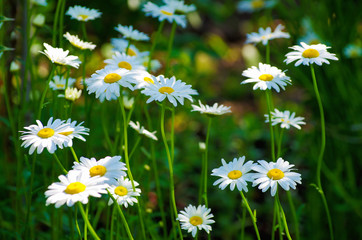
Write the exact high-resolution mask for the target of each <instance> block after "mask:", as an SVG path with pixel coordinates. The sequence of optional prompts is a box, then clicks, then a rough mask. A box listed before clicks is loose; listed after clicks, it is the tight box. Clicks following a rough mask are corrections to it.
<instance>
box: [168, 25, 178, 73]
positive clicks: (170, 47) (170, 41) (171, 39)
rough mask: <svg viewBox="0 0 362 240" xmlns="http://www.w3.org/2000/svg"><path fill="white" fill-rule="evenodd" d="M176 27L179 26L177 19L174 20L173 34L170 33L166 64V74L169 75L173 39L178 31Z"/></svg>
mask: <svg viewBox="0 0 362 240" xmlns="http://www.w3.org/2000/svg"><path fill="white" fill-rule="evenodd" d="M176 27H177V23H176V22H175V21H173V23H172V29H171V34H170V38H169V41H168V48H167V58H166V66H165V76H168V70H169V66H170V58H171V52H172V46H173V40H174V38H175V33H176Z"/></svg>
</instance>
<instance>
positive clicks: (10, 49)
mask: <svg viewBox="0 0 362 240" xmlns="http://www.w3.org/2000/svg"><path fill="white" fill-rule="evenodd" d="M12 50H14V48H8V47H5V46H2V45H0V52H4V51H12Z"/></svg>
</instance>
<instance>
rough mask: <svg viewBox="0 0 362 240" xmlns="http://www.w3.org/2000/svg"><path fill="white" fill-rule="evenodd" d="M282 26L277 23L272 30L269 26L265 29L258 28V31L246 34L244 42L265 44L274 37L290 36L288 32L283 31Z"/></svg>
mask: <svg viewBox="0 0 362 240" xmlns="http://www.w3.org/2000/svg"><path fill="white" fill-rule="evenodd" d="M283 29H284V26H283V25H281V24H279V25H278V26H277V27H276V28H275V30H274V32H272V30H271V28H270V27H267V28H266V29H263V28H259V32H253V33H249V34H246V41H245V43H255V44H257V43H259V42H262V43H263V45H267V44H268V41H269V40H272V39H276V38H290V35H289V33H287V32H283V31H282V30H283Z"/></svg>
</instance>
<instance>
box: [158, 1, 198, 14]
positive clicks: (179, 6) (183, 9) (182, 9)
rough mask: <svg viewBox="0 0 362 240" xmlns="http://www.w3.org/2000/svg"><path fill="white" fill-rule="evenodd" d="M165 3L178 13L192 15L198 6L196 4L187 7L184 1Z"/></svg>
mask: <svg viewBox="0 0 362 240" xmlns="http://www.w3.org/2000/svg"><path fill="white" fill-rule="evenodd" d="M163 2H164V3H165V4H166V5H168V6H170V7H172V8H174V9H175V12H177V13H182V14H186V13H190V12H194V11H196V6H195V5H194V4H190V5H186V4H185V2H184V1H183V0H163Z"/></svg>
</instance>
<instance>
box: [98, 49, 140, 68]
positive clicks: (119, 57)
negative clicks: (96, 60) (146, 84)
mask: <svg viewBox="0 0 362 240" xmlns="http://www.w3.org/2000/svg"><path fill="white" fill-rule="evenodd" d="M104 62H105V63H107V64H108V65H109V66H112V67H113V68H121V69H126V70H145V69H146V68H145V67H144V66H143V63H142V59H141V58H139V57H136V56H128V55H127V54H126V53H119V52H115V54H114V55H113V56H112V59H107V60H105V61H104Z"/></svg>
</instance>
